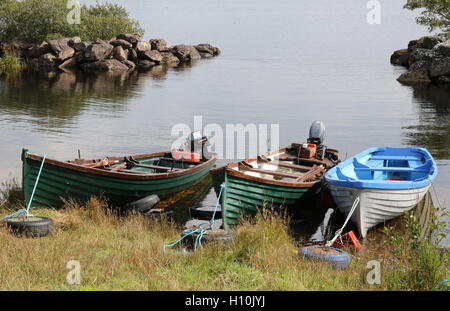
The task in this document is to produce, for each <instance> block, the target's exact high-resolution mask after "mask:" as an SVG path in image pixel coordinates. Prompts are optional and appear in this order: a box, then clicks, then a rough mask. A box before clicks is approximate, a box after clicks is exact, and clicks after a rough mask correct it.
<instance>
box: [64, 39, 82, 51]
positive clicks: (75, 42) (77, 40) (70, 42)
mask: <svg viewBox="0 0 450 311" xmlns="http://www.w3.org/2000/svg"><path fill="white" fill-rule="evenodd" d="M77 43H81V38H80V37H73V38H70V39H69V41H68V42H67V44H68V45H69V46H70V47H72V48H73V47H74V45H75V44H77Z"/></svg>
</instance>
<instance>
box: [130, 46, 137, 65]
mask: <svg viewBox="0 0 450 311" xmlns="http://www.w3.org/2000/svg"><path fill="white" fill-rule="evenodd" d="M128 59H129V60H131V61H132V62H135V63H136V62H137V61H138V60H139V58H138V55H137V52H136V50H135V49H130V50H129V53H128Z"/></svg>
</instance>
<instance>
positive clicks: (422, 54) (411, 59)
mask: <svg viewBox="0 0 450 311" xmlns="http://www.w3.org/2000/svg"><path fill="white" fill-rule="evenodd" d="M391 64H393V65H399V66H404V67H406V68H408V70H409V71H407V72H405V73H403V74H402V75H401V76H400V77H398V79H397V80H398V81H399V82H400V83H403V84H440V85H450V38H448V37H445V36H425V37H422V38H420V39H418V40H412V41H410V42H409V44H408V48H407V49H403V50H398V51H395V52H394V53H393V54H392V56H391Z"/></svg>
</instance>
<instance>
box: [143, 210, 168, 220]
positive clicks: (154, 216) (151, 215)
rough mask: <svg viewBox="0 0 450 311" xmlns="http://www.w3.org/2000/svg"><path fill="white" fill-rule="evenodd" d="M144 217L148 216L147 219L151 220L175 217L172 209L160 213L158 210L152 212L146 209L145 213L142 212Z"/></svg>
mask: <svg viewBox="0 0 450 311" xmlns="http://www.w3.org/2000/svg"><path fill="white" fill-rule="evenodd" d="M144 216H145V217H148V218H149V219H152V220H162V219H163V218H164V219H167V221H174V220H175V217H174V213H173V211H170V210H168V211H163V212H161V213H159V212H152V211H151V210H150V211H148V212H147V213H145V214H144Z"/></svg>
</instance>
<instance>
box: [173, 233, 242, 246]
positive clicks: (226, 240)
mask: <svg viewBox="0 0 450 311" xmlns="http://www.w3.org/2000/svg"><path fill="white" fill-rule="evenodd" d="M182 236H183V234H182ZM197 236H198V234H191V235H189V236H187V237H186V238H185V239H184V243H185V245H186V246H187V247H188V248H192V249H193V248H194V246H195V241H196V239H197ZM233 241H234V234H233V233H232V232H229V231H225V230H223V229H215V230H214V229H213V230H207V231H206V233H205V234H204V235H203V237H202V239H201V242H202V246H204V245H207V244H222V245H226V246H230V245H232V244H233ZM198 247H199V245H198V244H197V248H198Z"/></svg>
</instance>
